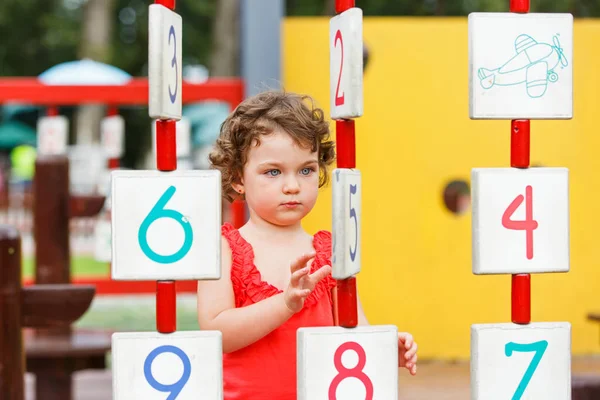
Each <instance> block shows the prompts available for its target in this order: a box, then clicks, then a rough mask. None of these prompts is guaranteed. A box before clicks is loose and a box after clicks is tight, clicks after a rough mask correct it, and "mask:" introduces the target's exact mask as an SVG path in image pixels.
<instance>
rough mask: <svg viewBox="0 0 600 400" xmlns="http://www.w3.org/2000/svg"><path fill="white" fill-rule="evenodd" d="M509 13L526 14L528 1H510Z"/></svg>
mask: <svg viewBox="0 0 600 400" xmlns="http://www.w3.org/2000/svg"><path fill="white" fill-rule="evenodd" d="M510 12H514V13H528V12H529V0H510Z"/></svg>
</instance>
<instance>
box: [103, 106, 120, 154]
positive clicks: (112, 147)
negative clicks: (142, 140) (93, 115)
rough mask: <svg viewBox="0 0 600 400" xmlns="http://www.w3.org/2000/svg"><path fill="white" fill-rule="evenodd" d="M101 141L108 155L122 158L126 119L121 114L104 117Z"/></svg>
mask: <svg viewBox="0 0 600 400" xmlns="http://www.w3.org/2000/svg"><path fill="white" fill-rule="evenodd" d="M100 131H101V137H100V139H101V142H102V147H103V148H104V151H105V152H106V155H107V156H108V157H110V158H120V157H121V156H122V155H123V150H124V144H125V143H124V139H125V137H124V136H125V120H124V119H123V117H122V116H120V115H112V116H110V117H105V118H103V119H102V123H101V128H100Z"/></svg>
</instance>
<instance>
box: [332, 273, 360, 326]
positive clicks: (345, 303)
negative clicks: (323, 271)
mask: <svg viewBox="0 0 600 400" xmlns="http://www.w3.org/2000/svg"><path fill="white" fill-rule="evenodd" d="M356 293H357V291H356V277H354V276H353V277H351V278H347V279H343V280H340V281H337V297H338V300H337V301H338V320H339V323H338V324H339V326H343V327H344V328H354V327H355V326H357V325H358V311H357V306H356V303H357V295H356Z"/></svg>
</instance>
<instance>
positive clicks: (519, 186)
mask: <svg viewBox="0 0 600 400" xmlns="http://www.w3.org/2000/svg"><path fill="white" fill-rule="evenodd" d="M471 178H472V195H473V199H472V201H473V219H472V241H473V243H472V246H473V250H472V251H473V273H474V274H525V273H545V272H568V271H569V265H570V263H569V258H570V256H569V253H570V252H569V172H568V169H566V168H528V169H517V168H475V169H473V170H472V174H471Z"/></svg>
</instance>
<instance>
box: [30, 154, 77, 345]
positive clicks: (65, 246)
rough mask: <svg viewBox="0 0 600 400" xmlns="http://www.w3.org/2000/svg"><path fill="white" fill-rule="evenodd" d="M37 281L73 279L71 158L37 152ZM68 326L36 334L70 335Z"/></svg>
mask: <svg viewBox="0 0 600 400" xmlns="http://www.w3.org/2000/svg"><path fill="white" fill-rule="evenodd" d="M33 198H34V206H33V225H34V239H35V283H36V284H38V285H39V284H50V283H53V284H64V283H70V282H71V276H70V270H71V266H70V262H71V260H70V246H69V211H70V210H69V204H70V201H69V160H68V158H67V156H62V155H61V156H38V157H37V159H36V161H35V176H34V180H33ZM70 332H71V328H70V327H69V326H63V327H60V328H44V329H38V330H36V335H51V336H55V335H58V336H60V335H68V334H69V333H70Z"/></svg>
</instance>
